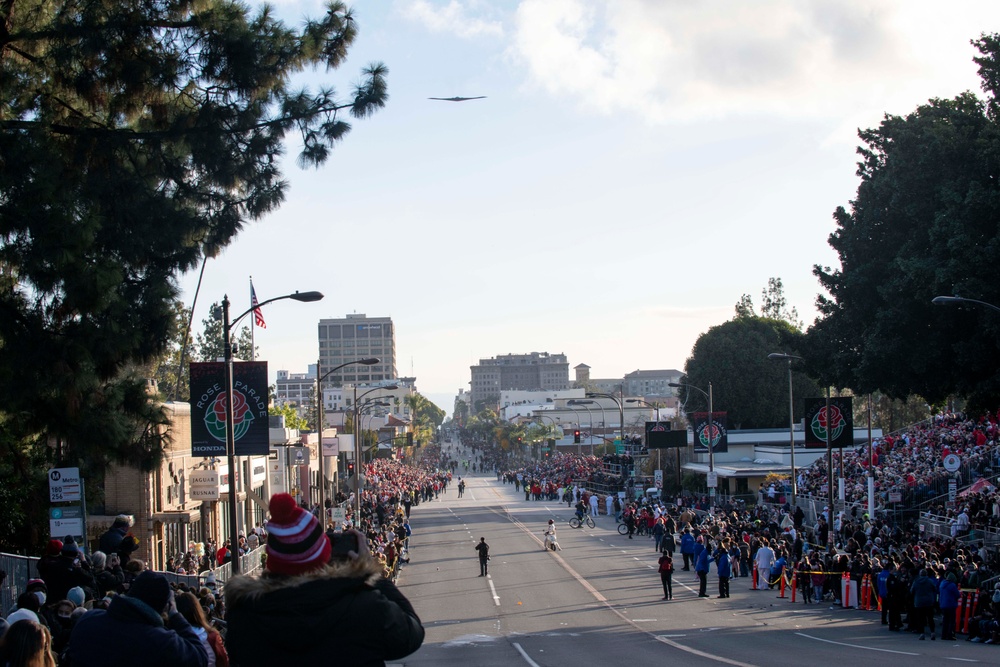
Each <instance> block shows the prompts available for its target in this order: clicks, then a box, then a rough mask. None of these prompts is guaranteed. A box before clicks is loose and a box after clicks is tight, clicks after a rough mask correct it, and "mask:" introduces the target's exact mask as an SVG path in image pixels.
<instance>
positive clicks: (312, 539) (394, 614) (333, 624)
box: [225, 493, 424, 667]
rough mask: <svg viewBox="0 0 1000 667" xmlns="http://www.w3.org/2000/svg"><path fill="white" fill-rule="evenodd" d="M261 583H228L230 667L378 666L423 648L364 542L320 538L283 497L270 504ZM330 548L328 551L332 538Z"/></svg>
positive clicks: (406, 609) (311, 521)
mask: <svg viewBox="0 0 1000 667" xmlns="http://www.w3.org/2000/svg"><path fill="white" fill-rule="evenodd" d="M269 509H270V513H271V520H270V521H269V522H268V523H267V549H266V550H267V563H266V565H265V571H264V573H263V575H261V576H259V577H256V576H249V575H241V576H237V577H233V578H232V579H230V580H229V581H227V582H226V587H225V598H226V608H227V614H226V621H227V633H226V650H227V651H228V653H229V661H230V665H232V666H233V667H254V666H256V665H261V666H262V667H263V666H265V665H266V666H268V667H270V666H271V665H276V664H303V665H320V664H328V663H330V661H331V660H333V658H334V657H336V661H337V663H338V664H345V665H384V664H385V661H386V660H398V659H400V658H404V657H406V656H408V655H410V654H411V653H413V652H414V651H416V650H417V649H418V648H420V645H421V644H422V643H423V641H424V628H423V626H422V625H421V623H420V619H419V617H418V616H417V613H416V611H414V609H413V605H411V604H410V601H409V600H407V599H406V597H405V596H404V595H403V594H402V593H401V592H400V590H399V589H398V588H396V586H395V584H393V583H392V582H390V581H389V580H387V579H386V578H385V577H384V576H383V574H382V566H381V565H380V564H379V562H378V561H377V560H376V559H374V558H373V557H372V555H371V553H370V552H369V550H368V541H367V539H366V538H365V536H364V535H363V534H362V533H360V532H358V531H356V530H349V531H345V532H344V533H330V534H327V533H324V532H323V530H322V528H321V526H320V525H319V521H318V520H317V519H316V517H315V516H313V515H312V514H311V513H310V512H308V511H306V510H305V509H303V508H301V507H299V506H298V505H296V503H295V500H294V499H293V498H292V497H291V496H289V495H288V494H287V493H278V494H275V495H274V496H273V497H272V498H271V503H270V506H269ZM330 535H332V537H333V544H331V537H330Z"/></svg>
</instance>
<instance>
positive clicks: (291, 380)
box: [274, 364, 316, 411]
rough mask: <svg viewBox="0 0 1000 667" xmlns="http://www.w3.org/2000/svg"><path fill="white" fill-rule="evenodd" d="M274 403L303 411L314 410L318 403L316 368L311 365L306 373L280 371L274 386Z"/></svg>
mask: <svg viewBox="0 0 1000 667" xmlns="http://www.w3.org/2000/svg"><path fill="white" fill-rule="evenodd" d="M274 402H275V403H277V404H278V405H294V406H296V407H297V408H300V411H301V410H306V411H308V410H310V409H312V406H313V404H314V403H315V402H316V366H315V365H314V364H310V366H309V371H308V372H306V373H289V372H288V371H285V370H281V371H278V379H277V380H276V381H275V384H274Z"/></svg>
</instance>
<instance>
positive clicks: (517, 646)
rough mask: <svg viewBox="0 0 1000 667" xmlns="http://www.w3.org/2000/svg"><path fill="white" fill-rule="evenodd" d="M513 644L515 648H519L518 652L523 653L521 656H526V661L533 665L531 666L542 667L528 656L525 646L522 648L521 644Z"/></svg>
mask: <svg viewBox="0 0 1000 667" xmlns="http://www.w3.org/2000/svg"><path fill="white" fill-rule="evenodd" d="M513 646H514V648H516V649H517V652H518V653H520V654H521V657H522V658H524V661H525V662H526V663H528V664H529V665H531V667H541V666H540V665H539V664H538V663H537V662H535V661H534V660H532V659H531V658H529V657H528V653H527V652H526V651H525V650H524V649H523V648H521V645H520V644H518V643H517V642H514V644H513Z"/></svg>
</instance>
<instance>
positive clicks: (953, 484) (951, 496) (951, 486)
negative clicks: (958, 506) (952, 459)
mask: <svg viewBox="0 0 1000 667" xmlns="http://www.w3.org/2000/svg"><path fill="white" fill-rule="evenodd" d="M957 498H958V480H957V479H955V478H954V477H952V478H951V479H949V480H948V502H949V503H953V502H955V500H956V499H957Z"/></svg>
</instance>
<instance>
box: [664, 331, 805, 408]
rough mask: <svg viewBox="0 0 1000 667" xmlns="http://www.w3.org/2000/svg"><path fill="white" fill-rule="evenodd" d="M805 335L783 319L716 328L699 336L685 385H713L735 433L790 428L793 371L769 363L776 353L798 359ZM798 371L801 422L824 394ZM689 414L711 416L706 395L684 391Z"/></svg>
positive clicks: (795, 380)
mask: <svg viewBox="0 0 1000 667" xmlns="http://www.w3.org/2000/svg"><path fill="white" fill-rule="evenodd" d="M802 337H803V336H802V334H801V333H799V332H798V331H797V330H796V329H795V327H793V326H792V325H791V324H789V323H788V322H785V321H783V320H777V319H771V318H765V317H756V316H753V315H745V316H742V317H736V318H734V319H732V320H730V321H728V322H725V323H723V324H720V325H718V326H714V327H712V328H711V329H709V330H708V331H707V332H705V333H703V334H702V335H701V336H699V337H698V340H697V341H696V342H695V344H694V348H693V350H692V353H691V356H690V357H689V358H688V360H687V363H686V364H685V366H684V373H685V376H684V379H683V380H682V383H683V384H689V385H692V386H694V387H697V388H698V389H701V390H702V391H705V392H707V391H708V383H709V382H711V383H712V393H713V396H712V398H713V401H712V402H713V409H714V410H715V411H716V412H723V411H724V412H726V413H728V414H727V419H728V422H729V426H730V428H737V427H738V428H772V427H777V426H785V425H787V424H788V366H787V362H783V363H778V362H775V361H773V360H771V359H768V358H767V355H768V354H771V353H772V352H785V353H788V354H797V353H796V350H797V349H798V345H799V343H800V341H801V339H802ZM799 363H800V362H794V363H793V366H792V385H793V392H794V397H795V399H796V401H795V403H796V405H795V409H794V414H795V417H796V419H801V417H802V411H803V402H802V399H805V398H809V397H812V396H816V395H818V392H819V389H818V388H817V387H816V384H815V383H814V382H813V381H812V380H810V379H809V378H808V377H806V376H805V374H804V373H803V372H802V368H804V367H797V364H799ZM680 395H681V400H682V401H683V403H684V405H685V406H686V410H687V411H688V412H707V411H708V401H707V399H706V397H705V396H703V395H702V394H701V392H699V391H696V390H692V389H689V388H687V387H681V391H680Z"/></svg>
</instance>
